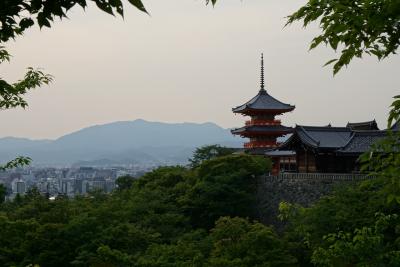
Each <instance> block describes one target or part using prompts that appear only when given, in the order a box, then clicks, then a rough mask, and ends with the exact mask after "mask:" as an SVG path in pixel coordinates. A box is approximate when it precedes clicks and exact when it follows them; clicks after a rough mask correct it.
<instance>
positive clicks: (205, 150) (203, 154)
mask: <svg viewBox="0 0 400 267" xmlns="http://www.w3.org/2000/svg"><path fill="white" fill-rule="evenodd" d="M235 151H236V150H235V149H234V148H229V147H223V146H220V145H209V146H202V147H198V148H196V150H195V151H194V153H193V157H192V158H191V159H189V161H190V165H191V166H192V167H197V166H199V165H200V164H201V163H202V162H203V161H205V160H210V159H213V158H217V157H222V156H227V155H230V154H232V153H233V152H235Z"/></svg>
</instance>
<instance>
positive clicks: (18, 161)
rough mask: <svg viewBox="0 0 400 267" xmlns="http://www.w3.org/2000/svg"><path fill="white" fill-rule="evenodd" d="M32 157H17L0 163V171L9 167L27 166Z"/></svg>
mask: <svg viewBox="0 0 400 267" xmlns="http://www.w3.org/2000/svg"><path fill="white" fill-rule="evenodd" d="M31 161H32V159H31V158H29V157H21V156H19V157H17V158H15V159H13V160H11V161H9V162H7V163H6V164H5V165H0V171H5V170H9V169H14V168H17V167H23V166H27V165H29V164H30V163H31Z"/></svg>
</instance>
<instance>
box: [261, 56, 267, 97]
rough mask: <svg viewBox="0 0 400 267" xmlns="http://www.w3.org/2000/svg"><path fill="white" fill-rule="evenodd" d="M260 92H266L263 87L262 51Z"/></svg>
mask: <svg viewBox="0 0 400 267" xmlns="http://www.w3.org/2000/svg"><path fill="white" fill-rule="evenodd" d="M260 92H266V91H265V88H264V53H261V77H260Z"/></svg>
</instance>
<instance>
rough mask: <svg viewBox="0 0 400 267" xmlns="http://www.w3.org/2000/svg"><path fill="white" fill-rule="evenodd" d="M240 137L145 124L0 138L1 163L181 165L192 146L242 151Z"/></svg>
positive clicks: (205, 127) (203, 127)
mask: <svg viewBox="0 0 400 267" xmlns="http://www.w3.org/2000/svg"><path fill="white" fill-rule="evenodd" d="M242 142H243V141H242V140H241V139H240V138H237V137H234V136H232V135H231V133H230V131H229V129H224V128H221V127H220V126H218V125H216V124H214V123H202V124H198V123H162V122H149V121H145V120H135V121H121V122H113V123H108V124H104V125H95V126H91V127H88V128H84V129H81V130H79V131H76V132H73V133H70V134H67V135H64V136H62V137H60V138H58V139H56V140H30V139H23V138H13V137H6V138H0V161H1V162H5V161H7V160H10V159H12V158H13V157H15V156H17V155H25V156H30V157H31V158H32V159H33V164H36V165H48V166H51V165H64V166H65V165H71V164H74V163H75V164H78V165H79V164H83V165H90V164H93V165H113V164H114V165H118V164H133V163H136V164H179V163H184V162H186V161H187V159H188V157H190V156H191V154H192V152H193V150H194V149H195V148H196V147H199V146H203V145H208V144H220V145H224V146H230V147H240V146H241V144H242Z"/></svg>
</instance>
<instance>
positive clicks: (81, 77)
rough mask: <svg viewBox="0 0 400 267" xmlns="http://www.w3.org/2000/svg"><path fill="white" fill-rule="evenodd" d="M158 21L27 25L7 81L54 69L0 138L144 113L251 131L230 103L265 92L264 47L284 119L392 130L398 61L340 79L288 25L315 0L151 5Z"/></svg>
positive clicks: (140, 17) (87, 17) (7, 116)
mask: <svg viewBox="0 0 400 267" xmlns="http://www.w3.org/2000/svg"><path fill="white" fill-rule="evenodd" d="M144 2H145V5H146V7H147V8H148V10H149V11H150V13H151V16H148V15H146V14H142V13H140V12H139V11H137V10H135V9H134V8H133V7H130V6H128V5H126V6H127V8H126V15H125V19H122V18H120V17H112V16H109V15H107V14H105V13H102V12H100V11H98V10H97V8H94V7H91V8H89V9H87V11H86V12H84V11H83V10H82V9H81V8H78V7H77V8H75V9H73V10H72V12H71V13H70V14H69V17H70V19H69V20H63V21H61V22H57V23H55V24H54V26H53V27H52V28H51V29H43V30H41V31H40V30H39V29H37V28H34V29H31V30H29V31H28V32H27V33H26V34H25V35H24V36H23V37H19V38H17V40H16V41H15V42H9V43H8V44H7V47H8V49H9V50H10V52H11V53H12V54H13V59H12V61H11V63H9V64H8V63H6V64H2V65H1V66H0V73H1V76H2V77H4V78H6V79H7V80H9V81H14V80H17V79H19V78H20V77H21V76H22V75H23V74H24V72H25V68H26V67H29V66H34V67H41V68H43V69H44V70H45V71H46V72H47V73H51V74H52V75H54V76H55V81H54V83H52V84H51V85H50V86H45V87H43V88H40V89H38V90H35V91H34V92H32V93H30V94H29V97H28V100H29V103H30V107H29V108H28V109H27V110H21V109H16V110H9V111H2V112H0V120H1V131H0V136H18V137H30V138H56V137H59V136H61V135H63V134H65V133H69V132H72V131H75V130H78V129H80V128H83V127H87V126H90V125H94V124H104V123H108V122H113V121H122V120H134V119H138V118H142V119H146V120H151V121H164V122H208V121H210V122H215V123H217V124H219V125H221V126H223V127H234V126H241V125H242V124H243V121H244V118H243V117H241V116H238V115H236V116H235V115H233V114H232V112H231V108H232V107H234V106H237V105H240V104H243V103H244V102H245V101H247V100H248V99H250V98H251V97H253V96H254V95H255V94H256V93H257V91H258V89H259V68H260V67H259V57H260V53H261V52H264V56H265V65H266V66H265V68H266V84H267V90H268V91H269V92H270V94H271V95H273V96H274V97H276V98H278V99H279V100H281V101H283V102H286V103H290V104H295V105H296V109H295V110H294V111H293V112H292V113H290V114H288V115H285V116H283V117H282V118H281V119H282V120H283V122H284V123H285V124H286V125H289V126H293V125H294V124H296V123H297V124H309V125H326V124H328V123H329V122H330V123H332V124H333V125H335V126H341V125H344V124H346V123H347V122H348V121H365V120H369V119H373V118H375V119H376V120H377V121H378V124H379V126H380V127H384V125H385V120H386V117H387V113H388V110H389V109H388V106H389V105H390V103H391V102H392V97H393V96H394V95H396V94H399V92H400V90H399V89H400V88H399V82H400V76H399V75H398V72H399V67H400V60H399V56H397V55H396V56H391V57H390V59H388V60H385V61H383V62H379V63H378V61H377V60H375V59H373V58H364V59H363V60H356V61H354V62H352V63H351V65H350V66H349V67H348V68H347V69H344V70H343V71H342V72H341V73H339V74H338V75H337V76H336V77H333V76H332V70H331V68H330V67H325V68H322V65H323V64H324V63H325V62H326V61H328V60H329V59H331V58H333V57H334V53H333V52H332V51H331V50H330V49H328V48H319V49H317V50H315V51H311V52H308V46H309V43H310V41H311V39H312V37H313V36H314V35H315V34H317V33H318V27H317V25H314V26H313V27H311V28H308V29H306V30H304V29H303V28H302V27H301V25H299V24H298V25H294V26H290V27H286V28H284V27H283V26H284V24H285V21H286V20H285V16H287V15H288V14H290V13H292V12H293V11H295V10H296V9H297V8H298V7H299V6H301V5H302V3H304V2H305V1H293V0H279V1H278V0H274V1H272V0H268V1H267V0H252V1H250V0H246V1H240V0H220V1H219V4H218V5H217V6H216V7H215V8H212V7H211V6H205V5H204V2H205V1H203V0H197V1H196V0H184V1H183V0H168V1H166V0H164V1H159V0H158V1H157V0H144Z"/></svg>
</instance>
